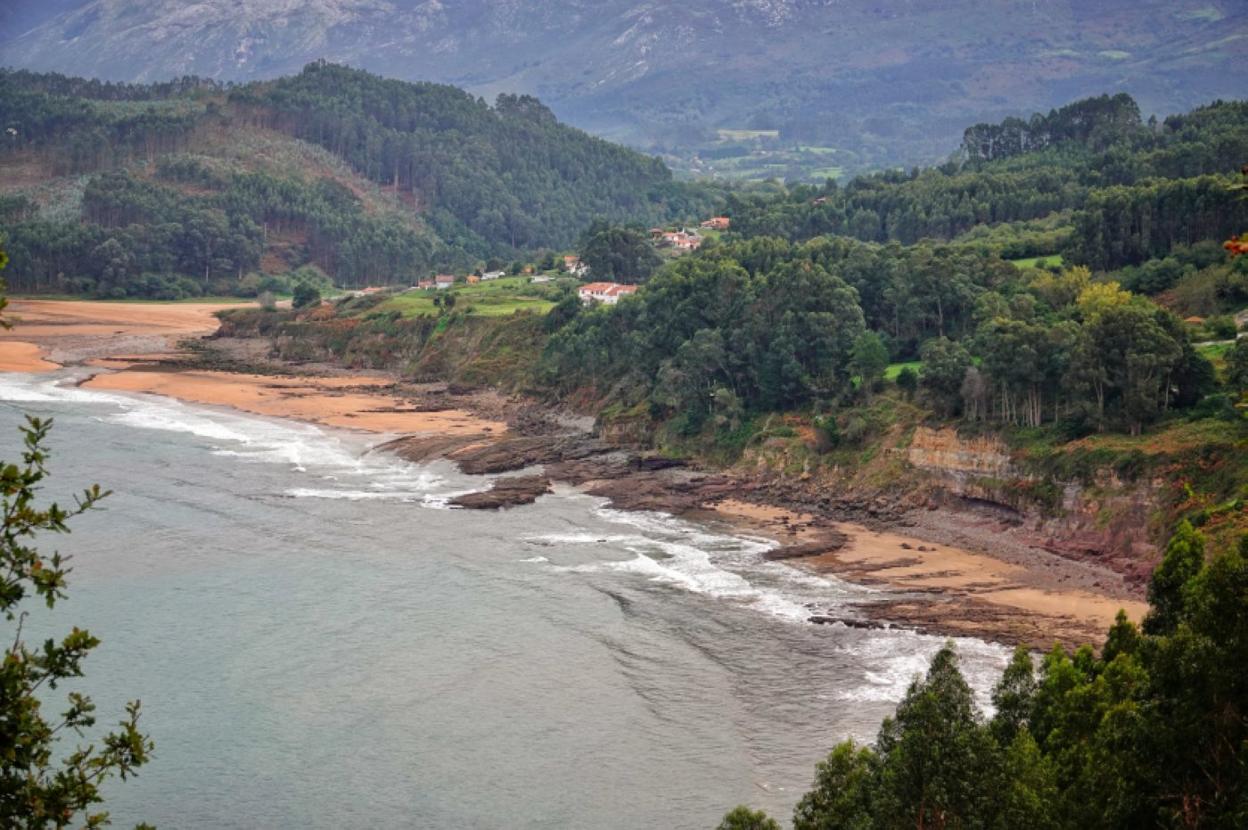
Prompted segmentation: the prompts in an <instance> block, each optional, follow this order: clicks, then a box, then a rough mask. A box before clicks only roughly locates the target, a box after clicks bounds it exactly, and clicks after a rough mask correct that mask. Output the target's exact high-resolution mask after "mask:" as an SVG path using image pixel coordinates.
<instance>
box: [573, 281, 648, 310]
mask: <svg viewBox="0 0 1248 830" xmlns="http://www.w3.org/2000/svg"><path fill="white" fill-rule="evenodd" d="M636 291H637V286H635V285H623V284H621V283H618V282H591V283H586V284H585V285H582V286H581V287H580V288H578V289H577V292H576V293H577V294H578V295H579V296H580V298H581V302H582V303H585V304H586V305H589V304H590V303H605V304H606V305H615V304H616V303H618V302H619V301H620V297H627V296H628V295H629V294H634V293H636Z"/></svg>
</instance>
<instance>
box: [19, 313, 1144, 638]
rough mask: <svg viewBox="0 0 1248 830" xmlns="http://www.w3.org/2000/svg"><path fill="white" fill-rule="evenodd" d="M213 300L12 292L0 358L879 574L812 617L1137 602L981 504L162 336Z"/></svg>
mask: <svg viewBox="0 0 1248 830" xmlns="http://www.w3.org/2000/svg"><path fill="white" fill-rule="evenodd" d="M123 305H124V308H119V307H120V306H123ZM228 307H229V306H222V305H213V304H118V303H111V304H110V303H91V302H78V301H33V302H32V301H24V300H15V301H14V302H13V304H12V306H11V308H10V311H9V314H8V316H9V319H10V320H12V321H14V322H15V323H16V325H15V326H14V328H12V329H9V330H8V331H6V332H3V333H0V371H33V372H39V371H51V370H53V369H56V368H59V366H58V363H59V364H63V365H83V366H90V367H91V368H93V369H96V370H98V371H96V372H95V373H94V374H93V375H92V376H91V377H89V378H86V379H85V380H84V381H82V384H83V385H84V386H85V387H86V388H92V389H101V390H109V391H122V392H128V393H146V394H157V395H164V396H168V397H172V398H176V399H178V400H182V401H186V402H189V403H196V404H209V405H223V406H228V407H231V408H234V409H237V410H240V411H244V412H249V413H252V414H257V415H263V416H268V417H278V418H289V419H294V420H300V421H306V422H312V423H318V424H322V425H325V426H330V427H334V428H346V429H352V430H359V431H363V432H368V433H373V434H377V435H391V436H392V435H396V434H397V435H400V436H401V437H399V438H398V439H396V440H393V441H390V442H388V443H386V444H383V445H381V448H383V449H387V450H389V451H392V452H394V453H396V454H397V455H399V456H400V457H403V458H405V459H407V460H409V461H413V462H417V463H419V462H423V461H428V460H433V459H436V458H445V459H447V460H450V461H452V462H453V463H455V464H457V465H458V466H459V467H460V469H461V470H462V471H463V472H465V473H468V474H478V475H484V474H493V475H502V476H504V477H502V478H499V479H496V480H495V483H494V484H493V485H492V486H491V487H490V488H489V489H486V490H484V491H482V492H480V493H474V494H470V495H469V496H467V497H462V498H461V500H460V501H459V502H458V504H459V506H462V507H467V508H476V509H497V508H503V507H511V506H516V505H522V504H528V503H531V502H532V501H534V500H536V499H537V498H539V497H540V496H541V495H543V494H545V493H547V492H549V491H550V489H551V486H552V484H553V483H556V482H558V483H566V484H570V485H571V486H573V487H576V488H577V489H579V490H580V491H582V492H586V493H589V494H591V495H598V496H602V497H605V498H607V499H609V500H610V501H611V503H612V506H613V507H615V508H617V509H623V510H657V511H661V512H665V513H669V514H671V515H675V516H680V517H682V518H687V519H692V520H698V521H707V522H712V523H716V524H722V525H725V526H728V527H730V528H734V529H737V530H740V531H742V532H748V533H751V534H754V535H758V536H762V537H765V538H768V539H771V540H773V541H775V542H776V544H777V546H778V547H777V548H775V549H774V550H773V551H770V552H769V553H768V554H767V558H768V559H772V560H776V561H783V562H784V563H785V564H786V565H789V566H791V567H794V568H797V569H799V570H803V571H806V572H809V573H813V574H817V575H823V576H831V577H835V578H838V579H844V580H846V581H848V582H852V583H857V584H862V585H870V586H872V587H875V588H879V589H881V595H880V597H879V598H878V599H875V600H873V601H870V602H861V603H857V604H855V605H854V606H852V607H850V608H838V609H828V610H827V611H826V612H825V611H823V610H821V609H812V613H811V622H815V623H825V624H844V625H851V626H855V627H900V628H907V629H913V630H917V631H920V632H924V633H929V634H938V635H948V636H967V637H975V638H979V639H983V640H989V641H993V642H997V643H1003V644H1007V645H1017V644H1025V645H1028V646H1030V647H1031V648H1034V649H1044V648H1047V647H1048V646H1050V645H1051V644H1052V643H1053V642H1054V641H1060V642H1062V643H1064V644H1066V645H1077V644H1081V643H1084V642H1090V643H1091V644H1092V645H1093V646H1094V647H1099V645H1100V643H1101V642H1102V640H1103V638H1104V636H1105V633H1106V631H1107V629H1108V627H1109V625H1110V624H1111V623H1112V621H1113V618H1114V616H1115V615H1116V613H1117V611H1118V609H1119V608H1123V609H1124V610H1126V611H1127V613H1128V616H1130V617H1132V618H1133V619H1135V620H1137V621H1138V620H1139V619H1140V617H1141V616H1142V614H1143V612H1144V610H1146V606H1145V604H1144V603H1143V602H1142V601H1141V599H1140V597H1139V596H1138V593H1137V592H1133V591H1132V590H1130V588H1129V587H1128V586H1127V585H1126V584H1125V582H1123V580H1122V579H1121V576H1120V575H1118V574H1116V573H1114V572H1112V571H1110V570H1108V569H1106V568H1101V567H1098V566H1096V565H1094V564H1089V563H1086V562H1077V561H1072V560H1070V559H1066V558H1063V557H1061V556H1059V555H1057V554H1054V553H1051V552H1049V551H1045V550H1043V549H1040V548H1027V547H1022V548H1018V549H1006V547H1005V546H1003V545H1001V544H999V539H1000V530H1001V528H998V527H997V526H996V524H995V523H994V522H993V521H992V520H990V519H988V518H984V517H978V518H974V517H969V516H968V517H966V520H960V521H956V522H949V521H948V519H949V518H950V517H948V516H942V517H938V518H941V519H944V520H945V521H943V522H942V521H936V520H934V518H937V517H933V516H929V515H927V514H929V513H931V511H922V510H909V511H906V512H899V511H892V510H880V509H878V508H877V506H874V505H860V504H857V503H855V502H854V501H853V499H852V497H846V498H842V499H838V503H837V505H836V506H835V507H834V508H832V509H828V508H826V507H812V506H809V505H805V504H802V503H801V502H800V501H799V500H797V499H795V498H793V497H792V495H789V496H788V497H787V498H786V493H785V491H784V489H783V488H782V487H777V486H776V484H777V483H776V482H774V481H767V480H760V479H758V478H756V477H749V476H743V475H741V474H740V473H739V472H737V471H731V470H730V471H715V470H704V469H699V468H696V467H693V466H691V465H687V464H685V463H682V462H673V461H671V460H668V459H662V458H658V457H655V456H651V455H647V454H645V453H639V452H636V451H633V450H629V449H626V448H621V447H617V446H612V445H609V444H606V443H605V442H602V441H601V440H600V439H598V438H597V437H595V436H594V435H592V432H591V426H590V425H589V424H588V423H586V422H585V421H584V419H580V420H579V422H572V421H574V419H568V418H560V417H558V415H557V413H552V412H550V411H548V410H546V409H545V408H543V407H540V406H537V405H535V404H533V403H532V402H529V401H524V400H519V399H514V398H506V397H504V396H502V395H500V394H498V393H496V392H493V391H488V390H487V391H481V390H458V389H452V388H449V387H448V386H447V385H445V384H411V383H403V382H401V381H400V380H399V379H398V378H396V377H394V376H392V375H389V374H387V373H384V372H372V373H362V372H352V371H349V370H344V369H342V368H340V367H336V366H323V365H300V366H292V365H289V364H285V363H282V362H280V361H276V360H273V359H271V358H269V357H268V355H267V341H229V340H224V339H219V340H201V341H200V345H202V346H203V350H202V351H201V350H200V349H198V348H197V349H196V350H195V352H194V353H191V352H187V351H178V350H177V347H176V341H178V340H184V339H188V338H193V337H203V336H205V335H209V334H212V333H213V332H215V331H216V325H217V321H216V319H215V317H213V316H212V315H213V313H214V312H215V311H216V310H218V309H220V308H228ZM45 356H46V357H45ZM47 357H51V358H54V359H56V360H57V363H53V362H50V361H49V360H48V359H46V358H47ZM8 366H13V367H15V368H14V369H8V368H6V367H8ZM536 468H540V469H541V472H540V473H538V474H532V470H533V469H536ZM522 471H523V472H522ZM513 473H519V475H510V474H513ZM500 482H501V486H500ZM937 512H939V511H937ZM946 512H950V511H946ZM951 515H952V513H951ZM957 518H959V519H962V514H961V513H959V514H957ZM990 551H991V552H990Z"/></svg>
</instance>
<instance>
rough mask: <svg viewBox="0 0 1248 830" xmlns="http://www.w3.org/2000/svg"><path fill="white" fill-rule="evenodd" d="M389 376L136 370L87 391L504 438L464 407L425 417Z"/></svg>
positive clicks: (101, 378)
mask: <svg viewBox="0 0 1248 830" xmlns="http://www.w3.org/2000/svg"><path fill="white" fill-rule="evenodd" d="M393 383H394V381H393V380H391V379H389V378H384V377H370V376H347V377H292V376H272V375H250V374H241V373H235V372H216V371H205V370H185V371H177V370H172V371H163V370H151V369H147V368H143V367H141V366H138V365H136V366H134V367H132V368H130V369H128V370H125V371H119V372H109V373H103V374H99V375H96V376H95V377H93V378H92V379H91V380H89V381H87V382H86V383H85V384H84V386H86V387H88V388H90V389H106V390H110V391H115V392H143V393H148V394H154V395H167V396H169V397H171V398H177V399H178V400H181V401H187V402H189V403H198V404H212V405H218V406H229V407H233V408H234V409H239V410H242V411H244V412H250V413H253V414H256V415H267V416H271V417H276V418H294V419H296V420H300V421H311V422H313V423H318V424H325V425H327V426H333V427H343V428H347V429H359V430H365V431H368V432H378V433H401V434H433V435H447V436H456V437H459V436H473V435H482V436H488V435H491V434H493V435H502V434H504V433H505V432H506V431H507V425H506V424H505V423H503V422H501V421H490V420H486V419H482V418H479V417H477V416H475V415H473V414H472V413H469V412H465V411H463V410H458V409H449V410H443V411H438V412H426V411H420V410H419V409H418V408H416V407H414V406H413V405H412V404H411V403H410V402H409V401H406V400H404V399H403V398H401V397H399V396H396V395H395V394H393V393H392V392H390V391H388V389H389V388H390V387H392V386H393Z"/></svg>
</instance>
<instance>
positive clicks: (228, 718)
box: [0, 373, 1005, 828]
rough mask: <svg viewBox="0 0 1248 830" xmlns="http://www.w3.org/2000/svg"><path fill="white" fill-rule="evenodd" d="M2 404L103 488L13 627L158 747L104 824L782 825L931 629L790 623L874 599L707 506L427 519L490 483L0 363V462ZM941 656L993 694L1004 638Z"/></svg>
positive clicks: (872, 721) (878, 706)
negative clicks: (46, 432)
mask: <svg viewBox="0 0 1248 830" xmlns="http://www.w3.org/2000/svg"><path fill="white" fill-rule="evenodd" d="M26 412H30V413H35V414H39V415H50V416H54V417H55V419H56V427H55V429H54V431H53V436H52V440H51V447H52V449H53V452H54V455H53V458H52V469H53V479H52V481H51V483H50V485H49V487H48V488H47V493H48V495H49V496H57V497H59V498H64V497H65V496H67V495H68V494H69V493H71V492H73V491H75V490H77V489H79V488H80V487H81V486H83V485H86V484H88V483H92V482H100V483H101V484H102V485H104V486H106V487H108V488H111V489H112V490H113V491H114V495H113V496H111V497H110V498H109V499H108V500H107V502H106V507H105V509H102V510H100V511H98V512H95V513H93V514H91V515H89V516H86V517H83V518H81V519H79V520H78V521H76V522H75V523H74V525H73V528H74V532H73V533H72V534H71V535H70V536H67V537H62V538H57V539H45V540H44V541H43V546H44V548H47V549H50V548H52V547H54V546H56V547H59V549H60V550H61V551H62V552H63V553H68V554H72V555H73V557H74V568H75V569H74V574H73V576H72V580H71V585H70V599H69V601H67V602H65V603H64V604H62V605H61V606H58V608H57V609H56V612H55V613H53V614H48V613H44V612H42V611H38V610H37V611H36V613H35V614H34V619H32V620H31V622H29V623H28V633H31V632H33V634H32V636H39V635H42V634H44V633H56V632H60V631H62V630H63V629H64V628H66V627H67V626H69V625H71V624H78V625H83V626H86V627H88V628H89V629H90V630H91V631H92V632H93V633H94V634H96V635H97V636H99V637H101V638H102V639H103V641H104V642H103V645H102V646H101V647H100V648H99V649H98V651H97V652H95V653H94V654H93V655H92V657H91V658H90V660H89V661H88V663H87V680H86V681H85V682H84V684H83V688H84V689H86V690H87V691H88V692H90V693H91V694H93V696H94V697H95V699H96V702H97V704H99V709H100V715H101V722H103V723H111V722H113V721H115V720H116V719H117V717H119V716H120V714H121V711H122V705H123V703H124V701H125V700H126V699H128V698H131V697H139V698H141V699H142V701H143V712H144V714H143V725H144V727H145V728H146V730H147V731H148V732H149V733H150V734H151V736H152V737H153V738H154V740H155V741H156V754H155V758H154V760H153V761H152V763H151V765H150V766H149V767H146V768H144V769H143V770H142V772H141V774H140V776H139V778H137V779H135V780H133V781H131V782H127V783H126V784H124V785H120V786H117V787H114V788H112V789H111V790H110V806H111V809H112V811H113V817H114V820H115V822H116V823H117V825H118V826H127V824H133V823H134V822H136V821H139V820H146V821H149V822H153V823H155V824H157V825H159V826H161V827H163V828H255V827H266V828H267V827H275V828H285V827H290V828H355V827H393V828H402V827H420V828H527V827H532V828H538V827H571V828H637V827H654V828H709V827H713V826H714V825H715V824H716V822H717V821H718V820H719V818H720V816H722V814H723V813H724V812H725V811H726V810H727V809H728V808H730V807H732V806H733V805H735V804H738V803H741V802H747V803H750V804H752V805H755V806H757V807H761V808H765V809H767V810H768V811H770V812H772V813H773V814H775V815H777V816H779V817H782V818H783V817H787V816H788V814H789V813H790V811H791V809H792V805H793V804H794V803H795V802H796V800H797V799H798V798H799V797H800V795H801V793H802V792H803V791H804V790H805V789H806V788H807V787H808V786H809V784H810V782H811V779H812V775H813V767H814V764H815V762H816V761H817V760H819V759H820V758H821V757H822V756H823V755H824V754H825V753H826V752H827V750H828V749H829V748H830V747H831V746H832V745H833V744H834V743H836V742H837V741H839V740H842V739H844V738H845V737H847V736H855V737H858V738H867V739H869V738H871V737H872V736H873V735H874V733H875V730H876V728H877V727H878V723H879V721H880V719H881V718H882V717H883V716H885V715H886V714H888V713H889V712H890V711H891V708H892V705H893V704H894V703H895V702H896V700H897V699H898V698H899V697H900V696H901V694H902V693H903V692H904V690H905V687H906V685H907V683H908V682H909V680H910V679H911V678H912V677H913V676H914V675H915V673H917V672H920V671H922V670H923V668H924V667H925V665H926V660H927V658H928V656H929V655H930V654H931V653H932V652H933V651H934V650H935V649H936V648H937V647H938V646H939V644H940V641H939V640H938V639H935V638H931V637H923V636H919V635H915V634H910V633H904V632H866V631H857V630H848V629H844V628H841V627H839V626H838V627H820V626H813V625H809V624H807V623H805V622H803V621H802V620H803V619H804V618H805V616H806V615H807V611H806V608H805V604H806V603H817V604H818V605H819V606H820V607H835V606H836V605H838V604H841V603H844V602H845V601H847V600H848V599H851V598H861V597H862V596H864V593H865V592H866V591H867V589H863V588H859V587H855V586H851V585H848V584H846V583H842V582H839V581H836V580H828V579H819V578H815V577H811V576H806V575H803V574H800V573H798V572H797V571H795V570H793V569H791V568H788V567H786V566H783V565H780V564H775V563H767V562H764V561H763V560H762V559H761V556H760V554H761V553H762V551H763V550H765V549H766V547H767V543H766V542H764V541H762V540H759V539H749V538H741V537H739V536H734V535H732V534H731V533H730V532H729V531H728V530H727V529H725V528H715V527H707V526H701V525H696V524H691V523H688V522H685V521H681V520H677V519H674V518H671V517H667V516H663V515H660V514H639V513H623V512H618V511H614V510H610V509H608V508H606V507H604V505H603V503H602V502H601V500H599V499H595V498H590V497H587V496H584V495H580V494H576V493H573V492H568V491H564V492H558V493H556V494H554V495H551V496H547V497H544V498H543V499H541V500H540V501H539V502H538V503H537V504H535V505H532V506H528V507H522V508H518V509H513V510H510V511H507V512H502V513H491V512H476V511H463V510H451V509H447V507H446V500H447V499H448V498H449V497H451V496H453V495H455V494H457V493H461V492H465V491H470V490H475V489H480V488H481V486H482V480H481V479H474V478H472V477H469V476H464V475H462V474H460V473H458V472H456V471H455V470H454V469H453V468H451V467H450V466H449V465H445V464H433V465H429V466H415V465H410V464H407V463H404V462H401V461H398V460H396V459H394V458H392V457H390V456H388V455H386V454H383V453H377V452H372V451H370V442H371V443H375V442H376V441H377V438H376V436H370V437H363V436H358V435H354V434H351V433H346V432H334V431H330V430H325V429H321V428H317V427H313V426H307V425H301V424H295V423H290V422H280V421H274V420H268V419H262V418H255V417H249V416H244V415H240V414H238V413H233V412H230V411H226V410H217V409H213V408H211V407H192V406H188V405H183V404H180V403H177V402H175V401H171V400H168V399H163V398H156V397H150V396H125V395H119V394H104V393H97V392H92V391H88V390H82V389H78V388H76V387H74V386H73V385H72V383H71V382H69V378H68V376H67V375H65V374H63V373H62V374H60V375H53V376H19V375H0V457H2V458H4V459H5V460H10V459H15V458H16V455H17V452H18V435H17V432H16V426H17V425H18V424H19V423H20V422H21V419H22V416H23V414H24V413H26ZM3 625H4V624H0V627H3ZM0 634H2V632H0ZM9 636H11V633H10V635H9ZM959 650H960V652H961V654H962V657H963V661H964V666H965V668H966V669H967V671H968V675H969V676H970V678H971V680H972V681H973V683H974V684H975V685H976V686H977V688H979V689H980V690H984V689H986V688H987V687H988V685H989V684H990V683H991V681H992V679H993V678H994V677H995V675H996V673H997V672H998V671H999V669H1000V667H1001V666H1002V665H1003V663H1004V657H1005V654H1004V651H1003V650H1002V649H1000V648H997V647H994V646H989V645H986V644H983V643H979V642H976V641H969V640H968V641H960V642H959Z"/></svg>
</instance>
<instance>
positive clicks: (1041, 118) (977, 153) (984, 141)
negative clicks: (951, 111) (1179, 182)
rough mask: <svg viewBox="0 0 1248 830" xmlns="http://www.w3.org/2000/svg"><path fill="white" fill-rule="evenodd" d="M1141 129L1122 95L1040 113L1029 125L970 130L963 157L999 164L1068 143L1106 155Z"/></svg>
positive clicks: (1008, 122) (1134, 108)
mask: <svg viewBox="0 0 1248 830" xmlns="http://www.w3.org/2000/svg"><path fill="white" fill-rule="evenodd" d="M1142 127H1143V123H1142V122H1141V120H1140V108H1139V105H1137V104H1136V103H1135V100H1134V99H1133V98H1132V97H1131V96H1130V95H1127V94H1126V93H1125V92H1120V93H1118V94H1117V95H1115V96H1113V97H1110V96H1108V95H1102V96H1100V97H1099V98H1086V99H1084V100H1082V101H1076V102H1075V103H1073V104H1067V105H1066V106H1064V107H1062V108H1060V109H1055V110H1051V111H1050V112H1049V114H1048V115H1041V114H1040V113H1036V114H1035V115H1033V116H1032V117H1031V118H1030V120H1028V121H1024V120H1023V119H1021V118H1007V119H1005V120H1004V121H1002V122H1001V123H1000V124H976V125H975V126H973V127H968V128H967V129H966V132H965V133H964V134H963V136H962V152H963V153H964V154H965V155H966V156H967V158H970V159H975V160H979V161H996V160H998V159H1003V158H1010V157H1011V156H1019V155H1022V154H1024V153H1032V152H1035V151H1037V150H1045V149H1048V148H1049V147H1053V146H1057V145H1061V144H1067V143H1074V144H1080V145H1083V146H1086V147H1090V148H1092V149H1096V150H1104V149H1106V148H1108V147H1109V146H1110V145H1111V144H1113V143H1114V142H1115V141H1118V140H1119V139H1120V138H1121V137H1122V136H1124V135H1126V134H1129V133H1130V132H1132V131H1138V130H1140V129H1141V128H1142Z"/></svg>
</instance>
